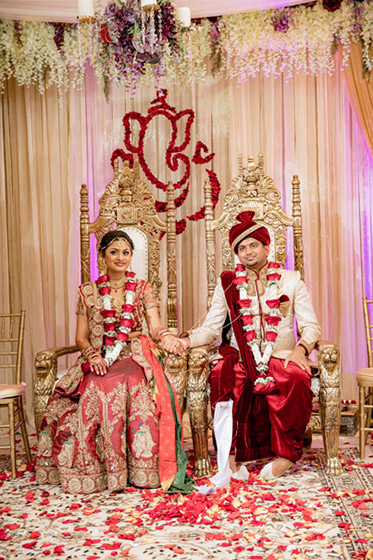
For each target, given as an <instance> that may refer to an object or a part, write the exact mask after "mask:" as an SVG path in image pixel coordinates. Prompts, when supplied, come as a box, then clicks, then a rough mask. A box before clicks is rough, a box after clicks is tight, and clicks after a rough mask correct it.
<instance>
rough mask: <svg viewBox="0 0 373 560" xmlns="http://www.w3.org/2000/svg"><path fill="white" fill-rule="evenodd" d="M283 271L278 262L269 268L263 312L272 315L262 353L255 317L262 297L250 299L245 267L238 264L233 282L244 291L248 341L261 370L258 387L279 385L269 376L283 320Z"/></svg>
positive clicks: (243, 314) (242, 310)
mask: <svg viewBox="0 0 373 560" xmlns="http://www.w3.org/2000/svg"><path fill="white" fill-rule="evenodd" d="M279 268H280V265H279V264H278V263H274V262H271V263H269V265H268V273H267V288H268V291H269V298H268V299H267V300H266V302H265V305H263V311H264V312H267V313H268V315H267V316H266V317H265V319H264V321H265V328H264V333H265V336H264V341H262V346H264V350H263V352H262V351H261V347H260V341H259V338H258V336H257V333H256V331H255V326H254V320H253V315H254V313H255V314H257V315H258V314H259V301H258V297H255V298H252V299H250V298H249V297H248V292H247V290H248V283H247V274H246V269H245V267H244V266H243V265H242V264H238V265H237V266H236V269H235V275H236V278H235V279H234V280H233V283H234V284H235V285H236V288H237V290H238V291H239V292H240V299H239V300H238V302H237V304H238V306H239V308H240V313H241V320H242V323H243V331H244V338H245V340H246V342H247V344H248V346H249V347H250V348H251V351H252V354H253V357H254V361H255V364H256V366H257V370H258V372H259V374H260V377H258V378H257V379H256V380H255V383H254V385H258V384H259V383H260V384H262V385H267V383H270V382H272V383H275V380H274V379H273V377H269V376H267V373H268V362H269V360H270V357H271V356H272V352H273V347H274V345H275V342H276V338H277V335H278V324H279V322H280V321H281V317H280V309H279V308H280V300H279V298H278V292H279V286H280V279H281V275H280V274H279V273H278V272H277V270H278V269H279Z"/></svg>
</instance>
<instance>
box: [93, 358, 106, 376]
mask: <svg viewBox="0 0 373 560" xmlns="http://www.w3.org/2000/svg"><path fill="white" fill-rule="evenodd" d="M89 365H90V366H91V370H92V372H93V373H94V374H95V375H106V374H107V370H108V367H107V363H106V362H105V360H104V358H103V357H102V356H97V357H95V358H92V360H89Z"/></svg>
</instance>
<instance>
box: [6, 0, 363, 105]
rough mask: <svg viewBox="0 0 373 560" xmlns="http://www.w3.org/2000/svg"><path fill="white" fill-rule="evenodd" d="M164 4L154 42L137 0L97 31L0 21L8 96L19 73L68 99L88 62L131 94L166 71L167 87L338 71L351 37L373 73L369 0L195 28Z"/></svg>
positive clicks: (108, 13) (113, 7)
mask: <svg viewBox="0 0 373 560" xmlns="http://www.w3.org/2000/svg"><path fill="white" fill-rule="evenodd" d="M158 4H159V5H160V9H159V10H157V12H158V14H159V16H161V17H159V16H158V15H157V14H155V17H154V30H155V32H156V35H157V41H156V43H155V44H154V43H152V41H150V36H149V34H148V33H147V32H145V36H144V34H143V31H142V19H141V18H143V17H144V16H143V14H142V12H141V10H140V2H139V0H127V1H126V2H122V1H121V0H116V1H115V2H111V3H110V4H109V5H108V6H106V10H105V17H104V22H105V23H104V26H103V27H102V28H100V29H97V28H96V27H95V25H94V28H93V32H92V33H91V32H90V27H89V24H82V26H78V25H77V24H56V23H53V24H52V23H45V22H35V21H11V20H0V92H3V91H4V88H5V81H6V80H8V79H10V78H12V77H14V78H15V79H16V81H17V83H18V85H26V86H30V85H34V84H35V85H37V86H38V88H39V91H40V93H44V92H45V90H46V89H47V88H49V87H51V86H52V85H55V86H56V87H57V90H58V94H59V101H60V103H62V100H63V94H64V91H66V89H67V88H69V87H73V88H75V89H81V87H82V84H83V80H84V76H85V72H86V67H87V64H86V63H88V64H89V65H90V66H91V67H92V68H93V70H94V72H95V75H96V79H97V82H98V83H102V84H104V91H105V94H106V95H107V96H108V95H109V92H110V87H111V84H113V83H117V84H124V85H125V86H126V88H127V89H128V90H129V91H130V92H131V94H132V95H133V94H134V93H135V91H136V87H137V85H138V84H148V85H150V84H151V85H158V84H159V79H160V77H161V76H162V77H163V76H164V79H165V80H166V81H167V83H172V82H173V83H178V84H180V82H181V81H185V83H190V82H191V81H192V82H195V81H199V82H201V81H203V80H204V79H205V78H206V77H207V76H208V73H209V71H210V70H209V67H210V68H211V69H212V72H213V73H214V74H215V73H221V74H224V76H225V77H228V78H234V79H235V80H236V81H237V82H238V83H242V82H244V81H246V80H247V79H248V78H249V77H255V76H257V74H258V73H259V72H261V73H263V74H264V75H265V76H278V75H280V74H281V73H284V74H285V78H286V79H289V78H291V77H292V76H294V74H295V73H299V72H305V73H307V74H311V75H315V76H317V75H322V74H324V73H325V72H328V73H329V74H332V73H333V72H334V70H335V62H334V53H335V49H336V46H337V45H340V46H341V49H342V53H343V58H342V66H345V65H346V64H347V62H348V58H349V54H350V50H351V43H352V42H355V43H360V44H361V48H362V53H363V70H364V72H365V73H369V72H371V71H372V69H373V54H372V48H371V47H372V44H373V2H372V1H371V0H363V1H358V0H355V1H351V0H343V1H341V0H323V2H322V3H320V2H316V3H314V4H313V5H307V4H303V5H300V6H292V7H289V8H285V9H277V10H273V9H272V10H261V11H258V12H248V13H242V14H241V13H240V14H233V15H228V16H223V17H219V18H210V19H209V20H207V19H202V20H200V21H199V22H198V23H196V22H193V23H192V25H191V27H190V28H189V29H188V30H185V29H182V28H181V26H180V25H179V23H178V22H177V21H176V20H175V13H174V7H173V5H172V4H171V2H170V1H169V0H158ZM147 17H148V16H147ZM79 28H81V32H79ZM151 44H152V46H151Z"/></svg>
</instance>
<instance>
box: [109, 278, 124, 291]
mask: <svg viewBox="0 0 373 560" xmlns="http://www.w3.org/2000/svg"><path fill="white" fill-rule="evenodd" d="M125 283H126V278H125V277H124V278H123V280H118V281H117V282H115V281H114V280H111V279H110V287H111V288H117V289H118V288H123V286H124V284H125Z"/></svg>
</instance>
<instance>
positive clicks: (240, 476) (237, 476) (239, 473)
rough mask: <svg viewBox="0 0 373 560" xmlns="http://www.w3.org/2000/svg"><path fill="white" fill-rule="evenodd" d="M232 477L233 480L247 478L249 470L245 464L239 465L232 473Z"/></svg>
mask: <svg viewBox="0 0 373 560" xmlns="http://www.w3.org/2000/svg"><path fill="white" fill-rule="evenodd" d="M232 478H234V479H235V480H245V481H246V480H249V472H248V470H247V468H246V467H245V465H241V467H240V468H239V469H238V471H237V472H234V473H233V474H232Z"/></svg>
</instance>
